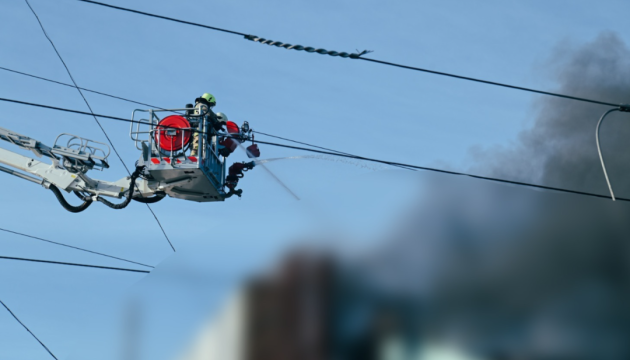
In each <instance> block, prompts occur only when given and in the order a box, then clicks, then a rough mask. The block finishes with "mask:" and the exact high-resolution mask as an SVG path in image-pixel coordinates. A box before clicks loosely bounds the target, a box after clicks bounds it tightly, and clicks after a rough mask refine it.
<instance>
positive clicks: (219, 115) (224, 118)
mask: <svg viewBox="0 0 630 360" xmlns="http://www.w3.org/2000/svg"><path fill="white" fill-rule="evenodd" d="M217 120H219V122H224V123H227V121H228V117H227V115H225V114H224V113H222V112H218V113H217Z"/></svg>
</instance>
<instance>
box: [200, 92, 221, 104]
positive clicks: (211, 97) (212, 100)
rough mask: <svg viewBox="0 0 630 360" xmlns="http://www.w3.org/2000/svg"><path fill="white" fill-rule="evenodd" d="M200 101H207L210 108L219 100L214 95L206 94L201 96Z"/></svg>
mask: <svg viewBox="0 0 630 360" xmlns="http://www.w3.org/2000/svg"><path fill="white" fill-rule="evenodd" d="M200 99H204V100H205V101H207V102H208V105H209V106H215V105H216V104H217V99H215V98H214V95H212V94H210V93H205V94H203V95H201V98H200Z"/></svg>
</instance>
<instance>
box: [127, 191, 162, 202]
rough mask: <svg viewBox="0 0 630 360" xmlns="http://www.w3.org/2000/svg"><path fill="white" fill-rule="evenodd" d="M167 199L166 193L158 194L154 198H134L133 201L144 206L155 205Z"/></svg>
mask: <svg viewBox="0 0 630 360" xmlns="http://www.w3.org/2000/svg"><path fill="white" fill-rule="evenodd" d="M165 197H166V194H165V193H156V194H155V196H152V197H141V198H133V200H135V201H137V202H139V203H143V204H153V203H156V202H158V201H160V200H162V199H164V198H165Z"/></svg>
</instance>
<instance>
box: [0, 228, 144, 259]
mask: <svg viewBox="0 0 630 360" xmlns="http://www.w3.org/2000/svg"><path fill="white" fill-rule="evenodd" d="M0 231H4V232H7V233H10V234H15V235H19V236H24V237H27V238H31V239H35V240H39V241H45V242H47V243H51V244H55V245H59V246H65V247H68V248H71V249H75V250H80V251H85V252H88V253H91V254H95V255H100V256H105V257H108V258H112V259H116V260H120V261H125V262H128V263H132V264H137V265H142V266H146V267H150V268H153V266H151V265H147V264H143V263H140V262H137V261H132V260H127V259H123V258H119V257H116V256H112V255H107V254H103V253H100V252H97V251H92V250H88V249H83V248H80V247H77V246H72V245H67V244H63V243H60V242H56V241H52V240H47V239H42V238H40V237H37V236H32V235H28V234H23V233H19V232H17V231H12V230H7V229H3V228H0Z"/></svg>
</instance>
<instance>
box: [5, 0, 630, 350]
mask: <svg viewBox="0 0 630 360" xmlns="http://www.w3.org/2000/svg"><path fill="white" fill-rule="evenodd" d="M30 1H31V4H32V6H33V7H34V8H35V10H36V11H37V12H38V14H39V16H40V18H41V20H42V22H43V23H44V26H45V27H46V29H47V31H48V33H49V35H50V36H51V37H52V38H53V40H54V41H55V43H56V45H57V47H58V49H59V51H60V52H61V54H62V56H63V57H64V59H65V61H66V62H67V64H68V66H69V67H70V69H71V71H72V73H73V75H74V77H75V79H76V81H77V82H78V84H79V85H80V86H82V87H86V88H90V89H94V90H99V91H103V92H107V93H111V94H115V95H119V96H123V97H127V98H131V99H134V100H138V101H142V102H147V103H151V104H155V105H158V106H160V107H182V106H183V105H184V104H186V103H188V102H192V100H193V99H194V98H195V97H197V96H199V95H200V94H202V93H204V92H212V93H213V94H214V95H215V96H216V98H217V103H218V104H217V107H216V110H218V111H222V112H225V113H226V114H227V115H228V116H229V118H230V119H231V120H235V121H237V122H239V123H240V122H242V121H244V120H247V121H249V122H250V124H251V126H252V127H253V128H254V129H255V130H260V131H263V132H267V133H271V134H276V135H279V136H284V137H288V138H293V139H296V140H302V141H306V142H310V143H315V144H318V145H320V146H326V147H332V148H335V149H338V150H342V151H347V152H352V153H355V154H360V155H363V156H368V157H375V158H379V159H390V160H395V161H399V162H406V163H411V164H416V165H424V166H436V167H443V168H451V169H454V170H460V171H466V170H467V169H468V168H469V167H470V166H471V165H472V164H471V162H470V161H471V156H470V154H469V150H470V149H471V147H474V146H483V147H489V146H492V145H497V144H504V145H509V144H511V143H512V142H513V141H515V139H516V138H517V136H518V133H519V131H521V130H522V129H525V128H527V127H528V126H530V125H531V123H532V121H533V116H534V115H535V112H534V110H533V109H532V105H533V104H534V103H535V101H536V99H537V97H536V96H534V95H531V94H528V93H522V92H517V91H511V90H506V89H501V88H494V87H490V86H486V85H481V84H474V83H467V82H462V81H459V80H455V79H449V78H444V77H438V76H434V75H429V74H422V73H416V72H410V71H404V70H401V69H395V68H391V67H385V66H380V65H376V64H371V63H368V62H363V61H355V60H350V59H340V58H332V57H329V56H322V55H317V54H307V53H305V52H298V51H288V50H284V49H278V48H275V47H269V46H264V45H259V44H255V43H253V42H250V41H246V40H243V39H242V38H240V37H238V36H235V35H228V34H223V33H219V32H214V31H209V30H205V29H201V28H196V27H191V26H185V25H182V24H176V23H171V22H165V21H161V20H157V19H152V18H146V17H141V16H138V15H134V14H128V13H123V12H119V11H115V10H111V9H106V8H102V7H97V6H93V5H89V4H85V3H80V2H78V1H71V0H58V1H45V0H30ZM107 2H108V3H110V4H115V5H120V6H125V7H130V8H134V9H138V10H143V11H148V12H153V13H157V14H163V15H166V16H171V17H175V18H180V19H186V20H188V21H193V22H200V23H204V24H208V25H212V26H217V27H223V28H228V29H232V30H235V31H240V32H244V33H251V34H254V35H258V36H261V37H264V38H267V39H273V40H280V41H283V42H288V43H292V44H301V45H304V46H313V47H323V48H326V49H329V50H337V51H347V52H352V51H354V50H355V49H358V50H363V49H368V50H374V53H372V54H370V55H369V57H372V58H375V59H380V60H385V61H393V62H398V63H403V64H409V65H415V66H420V67H426V68H430V69H434V70H438V71H445V72H451V73H455V74H461V75H466V76H471V77H478V78H483V79H487V80H492V81H499V82H505V83H509V84H514V85H520V86H526V87H533V88H539V89H544V90H554V88H555V86H556V83H555V79H554V74H553V71H552V67H551V66H550V64H549V57H550V56H551V54H552V53H553V52H554V51H555V50H556V49H557V48H558V46H560V45H562V44H566V43H575V44H581V43H584V42H587V41H591V40H592V39H593V38H595V37H596V36H597V35H598V34H600V33H602V32H605V31H611V32H615V33H617V34H618V35H619V36H620V37H621V38H622V39H624V40H625V41H626V42H630V41H629V40H630V39H629V36H628V34H630V31H628V30H630V25H628V23H627V22H623V21H619V19H618V18H616V17H615V16H613V15H614V14H615V13H616V12H620V13H624V12H626V11H627V10H628V9H627V8H628V7H629V6H630V4H628V3H627V2H624V1H599V2H593V1H554V2H549V1H498V0H496V1H484V2H472V1H461V0H459V1H456V0H440V1H437V0H435V1H398V2H384V1H371V0H369V1H365V0H364V1H358V0H356V1H355V0H347V1H318V2H314V1H311V2H307V1H291V2H289V1H265V2H260V1H246V0H244V1H238V2H236V1H232V2H218V1H201V0H182V1H177V2H166V1H147V0H134V1H123V0H108V1H107ZM1 9H2V10H1V11H0V66H2V67H7V68H11V69H15V70H18V71H24V72H28V73H32V74H35V75H39V76H43V77H47V78H52V79H55V80H58V81H63V82H69V78H68V76H67V74H66V73H65V70H64V68H63V66H62V65H61V63H60V62H59V60H58V59H57V57H56V55H55V53H54V51H53V50H52V48H51V46H50V44H49V43H48V42H47V40H46V39H45V37H44V36H43V34H42V33H41V30H40V29H39V26H38V24H37V22H36V21H35V18H34V17H33V15H32V14H31V12H30V11H29V9H28V7H27V6H26V4H25V3H24V2H23V1H21V0H8V1H4V2H3V3H2V5H1ZM0 97H4V98H11V99H18V100H23V101H32V102H39V103H44V104H49V105H53V106H59V107H67V108H72V109H79V110H86V108H85V104H84V103H83V101H82V100H81V98H80V96H79V94H78V93H77V92H76V90H73V89H71V88H65V87H60V86H58V85H54V84H50V83H46V82H42V81H39V80H35V79H30V78H26V77H23V76H20V75H16V74H12V73H8V72H5V71H0ZM86 97H87V98H88V100H89V101H90V103H91V105H92V107H93V109H94V111H95V112H96V113H103V114H110V115H114V116H121V117H128V116H129V115H130V113H131V111H132V110H133V109H134V108H136V106H134V105H132V104H129V103H125V102H121V101H118V100H114V99H110V98H106V97H102V96H98V95H95V94H90V93H86ZM604 100H605V99H604ZM0 108H1V109H2V116H1V117H0V126H1V127H5V128H9V129H11V130H14V131H16V132H19V133H22V134H25V135H28V136H31V137H33V138H36V139H38V140H40V141H42V142H44V143H47V144H52V142H53V140H54V138H55V137H56V136H57V135H58V134H59V133H62V132H70V133H74V134H77V135H80V136H84V137H87V138H91V139H94V140H97V141H104V140H105V139H104V136H103V135H102V133H101V132H100V130H99V129H98V127H97V125H96V124H95V122H94V120H93V119H92V118H90V117H85V116H80V115H72V114H64V113H59V112H53V111H49V110H44V109H36V108H29V107H24V106H20V105H13V104H7V103H2V104H0ZM102 122H103V124H104V126H105V129H106V130H107V131H108V134H109V136H110V137H111V138H112V141H113V142H114V144H115V145H116V147H117V149H118V150H119V151H120V153H121V155H122V156H123V158H124V159H125V162H126V163H127V165H128V166H132V165H133V163H134V161H135V160H136V159H137V158H138V156H139V154H138V152H137V151H136V150H135V147H134V146H133V143H132V142H131V141H130V140H129V138H128V127H127V125H126V124H122V123H116V122H108V121H105V120H103V121H102ZM261 140H262V137H261ZM265 140H268V139H265ZM0 146H2V147H5V148H8V149H10V150H15V149H14V148H12V147H10V144H8V143H7V144H2V145H0ZM261 150H262V157H261V158H263V159H264V158H275V157H285V156H294V155H303V154H302V153H300V152H299V151H292V150H287V149H280V148H273V147H270V146H261ZM230 159H231V160H233V161H234V160H243V159H244V156H242V154H238V155H237V156H235V157H231V158H230ZM110 163H111V165H112V168H111V169H109V170H107V171H105V172H103V173H98V174H92V176H94V177H99V178H102V179H105V180H117V179H119V178H121V177H123V176H125V172H124V169H123V168H122V166H121V164H120V163H119V162H118V160H117V159H115V158H114V157H112V158H110ZM268 166H269V168H270V169H271V170H272V171H274V172H275V173H276V174H277V176H278V177H280V178H281V179H282V180H283V181H284V182H285V183H286V184H287V185H288V186H289V187H290V188H291V189H292V190H293V191H294V192H295V193H297V194H298V195H299V196H300V198H301V199H302V200H301V201H299V202H297V201H295V200H294V199H293V198H292V197H291V196H290V195H288V194H287V193H286V192H285V191H284V190H283V189H282V188H281V187H280V186H278V185H277V184H276V183H275V182H274V181H273V179H272V178H271V177H269V176H268V175H267V174H266V173H265V172H264V171H262V169H255V171H253V172H250V173H248V174H247V175H246V177H245V179H244V180H242V182H241V184H242V188H243V189H244V196H243V198H242V199H240V200H239V199H229V200H228V201H226V202H224V203H210V204H197V203H190V202H184V201H180V200H175V199H166V200H164V201H163V202H160V203H158V204H155V205H154V206H153V208H154V210H155V212H156V213H157V215H158V217H159V218H160V219H161V220H162V223H163V224H164V227H165V229H166V232H167V233H168V234H169V236H170V238H171V240H172V241H173V243H174V245H175V246H176V247H177V248H178V250H180V252H178V254H176V255H174V256H173V255H172V252H171V250H170V247H169V246H168V244H167V242H166V240H165V239H164V238H163V236H162V234H161V232H160V231H159V229H158V228H157V226H156V225H155V222H154V221H153V218H152V216H151V214H150V213H149V212H148V211H147V209H146V208H145V207H144V205H141V204H138V203H134V204H131V205H130V206H129V208H127V209H125V210H123V211H114V210H111V209H109V208H106V207H105V206H102V205H100V204H95V205H93V207H92V208H90V209H89V210H88V211H86V212H84V213H81V214H70V213H68V212H66V211H65V210H63V209H62V208H61V207H60V206H59V204H58V203H57V201H56V200H55V198H54V196H53V195H52V193H51V192H49V191H47V190H45V189H43V188H40V187H37V186H36V185H33V184H31V183H27V182H24V181H21V180H19V179H17V178H13V177H10V176H8V175H4V174H0V184H2V189H3V191H2V192H1V193H0V201H1V202H2V206H1V207H0V214H1V215H2V216H1V218H0V227H3V228H6V229H10V230H13V231H19V232H24V233H28V234H31V235H34V236H40V237H44V238H48V239H51V240H55V241H60V242H64V243H68V244H72V245H76V246H81V247H85V248H89V249H91V250H95V251H102V252H106V253H109V254H112V255H117V256H122V257H127V258H132V259H134V260H137V261H141V262H145V263H150V264H161V265H160V266H159V267H158V270H156V273H155V274H152V275H150V276H149V277H146V278H142V276H141V275H135V274H126V273H116V272H108V271H103V270H90V269H77V268H65V267H59V266H53V265H44V264H31V263H17V262H13V261H8V260H2V261H0V299H2V300H3V301H4V302H6V303H7V305H9V306H10V307H11V308H12V310H13V311H14V312H15V313H16V314H17V315H18V316H19V317H20V318H21V319H22V320H23V321H24V322H25V323H26V324H28V326H29V327H30V328H31V329H32V330H33V331H34V332H35V333H36V334H37V335H38V336H39V337H40V338H41V339H42V341H44V342H45V343H46V344H47V345H48V346H49V347H50V348H51V350H52V351H53V352H54V353H55V354H57V355H58V357H60V358H62V359H65V358H68V359H70V358H73V359H74V358H76V359H80V358H88V357H89V358H91V359H100V358H111V356H115V355H117V353H115V351H116V349H111V346H109V345H111V344H112V343H114V342H117V341H118V340H119V338H118V337H117V336H119V335H118V332H119V331H118V330H119V328H118V327H117V326H119V325H118V324H117V319H118V318H117V317H116V316H115V315H112V314H116V315H119V312H120V308H119V307H118V306H117V305H115V304H118V302H119V301H120V299H121V298H125V294H128V293H129V292H131V293H132V294H134V296H138V297H140V298H142V299H143V301H144V303H146V304H151V305H147V309H148V310H147V313H148V314H161V315H155V316H154V317H153V319H155V321H157V326H155V327H153V329H154V331H150V332H148V333H147V335H146V337H147V339H146V342H145V346H146V351H145V355H146V356H147V358H158V357H159V356H163V357H165V358H169V357H170V356H171V355H173V354H175V353H177V352H178V351H179V350H180V349H181V347H182V346H183V344H184V343H185V340H186V338H187V337H186V336H187V334H188V333H189V332H191V331H193V329H194V327H193V325H194V323H195V319H197V318H198V314H199V313H200V312H204V313H211V312H212V309H213V307H214V306H215V305H216V304H217V303H220V302H221V300H222V299H224V298H225V297H226V296H227V295H228V294H229V292H230V289H231V288H233V287H234V286H236V284H238V280H237V279H238V278H239V277H241V276H244V275H245V274H247V273H248V272H251V271H254V270H255V269H257V268H260V267H262V266H264V264H266V263H269V262H271V261H272V259H273V258H274V257H275V256H277V254H278V253H280V252H281V250H282V249H286V248H287V247H288V246H289V245H290V244H291V243H293V242H295V241H297V240H312V241H314V240H319V241H329V242H336V243H337V244H339V242H340V239H343V241H342V245H343V246H348V247H350V248H356V249H363V248H365V247H367V246H369V245H370V244H371V243H373V242H374V241H376V239H378V237H379V236H380V235H382V234H386V233H387V231H388V229H390V227H392V226H394V224H395V222H396V218H397V217H398V216H399V215H400V214H401V213H403V212H404V211H405V209H406V208H408V207H409V206H410V205H411V203H412V202H415V201H419V199H421V197H420V196H419V195H418V194H419V193H420V192H421V189H422V186H423V181H424V176H425V175H424V174H422V173H414V174H412V173H408V172H405V171H403V170H400V169H395V168H388V167H384V166H382V167H381V166H378V165H374V167H373V168H369V169H367V168H364V167H360V166H353V165H349V164H347V163H342V162H334V161H326V160H317V159H301V160H287V161H276V162H272V163H269V164H268ZM515 180H519V179H515ZM420 201H421V200H420ZM322 239H323V240H322ZM0 253H1V254H3V255H5V256H18V257H32V258H41V259H50V260H57V261H69V262H87V263H92V264H99V265H109V266H125V264H124V263H120V262H116V261H114V260H109V259H105V258H100V257H96V256H93V255H88V254H83V253H80V252H76V251H73V250H71V249H64V248H60V247H55V246H53V245H48V244H44V243H40V242H37V241H35V240H30V239H26V238H21V237H18V236H15V235H9V234H6V233H0ZM178 269H179V270H181V269H188V270H190V271H192V272H194V273H196V274H198V275H199V276H200V279H207V282H206V280H203V281H202V280H196V281H192V284H193V285H190V286H189V285H186V282H183V281H179V280H177V281H173V280H172V278H169V276H168V274H170V273H171V272H175V273H177V271H179V270H178ZM177 276H183V275H181V274H180V275H177ZM184 277H185V276H184ZM169 279H171V280H169ZM202 284H203V285H202ZM169 304H171V305H172V304H177V306H176V307H175V308H180V309H181V308H186V307H188V308H189V311H184V310H179V311H178V310H175V309H174V307H173V306H170V307H169ZM156 329H157V330H156ZM108 351H110V352H113V353H108ZM110 355H111V356H110ZM0 358H1V359H5V358H6V359H16V360H17V359H29V360H37V359H47V358H49V356H48V355H47V354H46V353H45V352H44V350H43V349H41V348H40V347H39V345H38V344H37V343H36V342H35V341H34V340H33V339H32V338H31V337H30V335H29V334H28V333H26V332H25V331H24V330H23V329H22V328H21V327H20V326H19V324H17V323H16V322H15V321H14V320H12V318H10V315H8V314H7V313H6V312H4V311H0Z"/></svg>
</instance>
